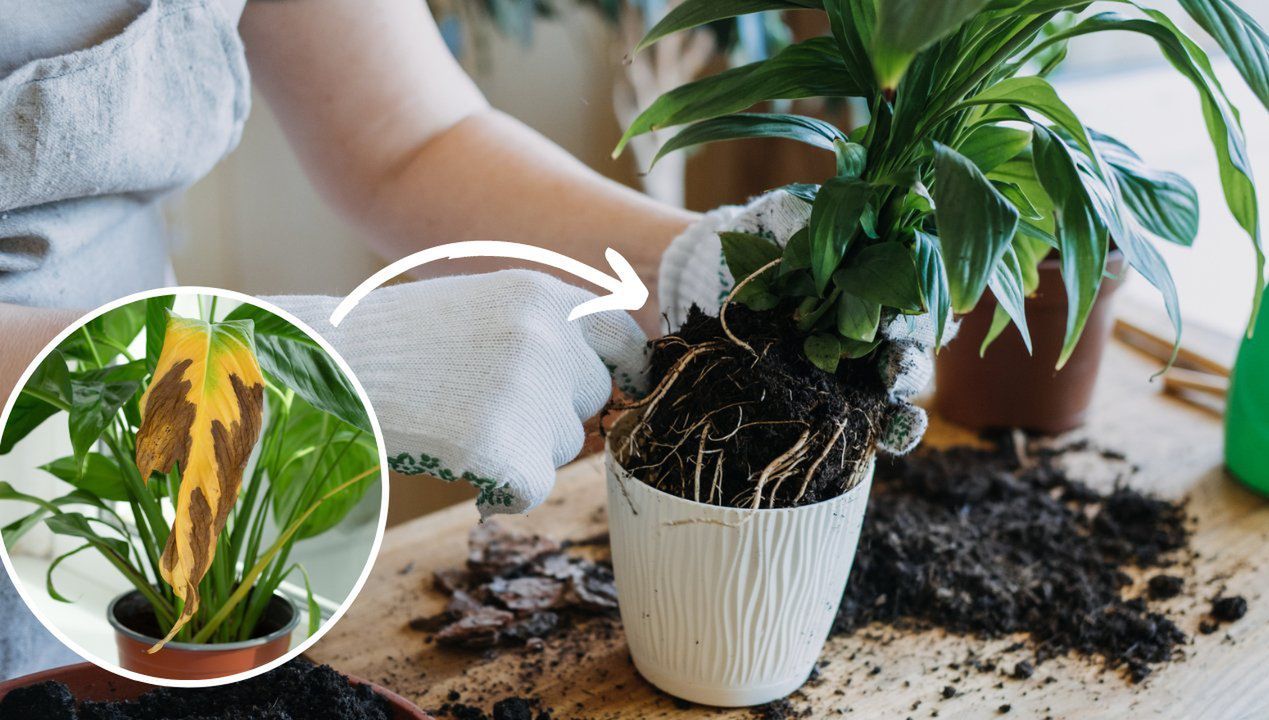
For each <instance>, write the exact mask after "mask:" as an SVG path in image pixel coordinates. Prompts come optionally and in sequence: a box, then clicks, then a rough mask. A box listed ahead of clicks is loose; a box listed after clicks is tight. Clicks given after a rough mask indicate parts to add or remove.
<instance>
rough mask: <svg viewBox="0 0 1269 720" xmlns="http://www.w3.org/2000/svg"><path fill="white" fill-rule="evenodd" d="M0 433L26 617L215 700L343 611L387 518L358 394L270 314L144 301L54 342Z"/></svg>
mask: <svg viewBox="0 0 1269 720" xmlns="http://www.w3.org/2000/svg"><path fill="white" fill-rule="evenodd" d="M18 387H19V388H20V390H19V391H17V392H15V393H13V395H12V396H11V397H10V399H9V402H8V403H7V405H6V407H5V408H4V414H3V417H2V419H3V434H2V435H0V525H2V526H3V553H2V555H3V560H4V564H5V568H6V570H7V571H8V572H9V575H10V577H11V578H12V580H13V584H14V585H15V586H16V588H17V589H18V591H19V593H20V594H21V595H22V597H23V599H24V600H25V601H26V603H27V605H28V606H29V607H30V608H31V610H32V611H33V612H34V614H35V615H36V617H38V618H39V619H40V621H41V622H43V623H44V625H45V626H46V627H47V628H48V629H49V630H50V631H51V632H52V633H53V634H54V635H56V636H57V637H58V638H59V639H60V640H62V642H64V643H65V644H66V645H67V646H69V647H70V648H71V649H72V650H74V651H76V652H77V653H79V654H80V655H82V656H83V657H84V658H86V659H88V660H90V661H92V662H94V663H97V664H98V665H100V666H102V667H104V668H106V669H108V670H111V671H113V672H116V673H119V674H121V675H124V676H127V677H129V678H132V679H134V680H139V681H142V682H149V683H154V684H160V685H169V686H208V685H218V684H222V683H226V682H232V681H236V680H242V679H246V678H248V677H251V676H253V675H256V674H259V673H261V672H265V671H267V670H269V669H272V668H274V667H276V666H278V665H280V664H282V663H283V662H285V661H286V660H288V659H290V658H292V657H294V656H296V655H297V654H299V653H300V652H302V651H303V650H304V649H306V648H307V647H308V646H309V645H311V644H312V643H313V642H316V640H317V639H318V638H319V637H320V636H321V635H322V634H323V633H324V632H325V631H326V630H327V629H328V628H329V627H330V626H331V625H332V624H333V623H334V622H336V621H337V620H338V619H339V617H340V616H341V615H342V614H343V612H344V610H345V609H346V608H347V607H348V605H349V604H351V602H352V600H353V598H354V596H355V595H356V594H357V591H358V590H360V589H361V585H362V583H363V582H364V581H365V578H366V576H367V575H368V573H369V571H370V567H371V565H372V564H373V560H374V557H375V555H376V552H377V550H378V546H379V542H380V541H381V539H382V537H383V527H384V523H385V521H386V517H387V483H386V474H385V468H386V467H387V463H386V454H385V452H384V449H383V442H382V435H381V434H380V432H379V427H378V424H377V422H376V421H375V418H374V413H373V412H372V410H371V408H370V405H369V403H368V402H367V400H366V396H365V393H364V392H363V391H362V389H361V386H360V385H359V384H358V383H357V380H356V378H354V377H353V375H352V373H351V372H350V371H349V369H348V366H347V365H346V364H345V363H344V361H343V359H342V358H340V357H339V356H338V355H337V354H336V353H335V352H334V351H333V350H332V349H331V347H330V346H329V345H328V344H326V343H325V341H323V340H322V339H321V338H319V337H318V336H316V335H315V334H313V333H312V332H311V331H310V330H309V329H308V328H306V327H304V326H303V325H302V323H299V322H298V321H296V320H295V319H294V318H292V317H291V316H289V315H288V314H287V313H285V312H284V311H281V310H279V309H277V308H275V307H271V306H269V305H267V304H266V303H262V302H260V301H259V300H255V299H252V298H249V297H247V296H244V295H240V294H237V293H231V292H228V291H223V290H213V289H210V288H180V289H167V290H162V291H157V292H147V293H142V294H139V295H134V296H131V297H129V298H125V299H123V300H121V301H118V302H115V303H111V304H110V305H107V306H105V307H104V308H101V309H99V310H97V311H95V312H93V313H91V314H89V315H87V316H85V317H84V318H82V319H80V320H79V321H78V322H77V323H75V324H74V325H73V326H72V327H71V328H69V329H68V330H66V331H65V332H63V333H62V334H61V335H59V336H58V338H57V339H56V340H54V341H53V342H52V343H51V344H50V345H49V347H47V348H45V350H44V352H43V353H42V354H41V355H40V357H39V358H38V359H37V360H36V362H35V363H33V364H32V366H31V367H29V368H28V369H27V371H26V373H25V374H24V376H23V378H22V381H21V382H20V383H19V385H18Z"/></svg>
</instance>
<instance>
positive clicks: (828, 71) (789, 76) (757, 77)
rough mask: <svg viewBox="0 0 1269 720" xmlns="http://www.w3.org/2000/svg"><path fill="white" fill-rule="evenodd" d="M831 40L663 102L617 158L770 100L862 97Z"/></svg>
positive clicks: (698, 84) (633, 130) (691, 86)
mask: <svg viewBox="0 0 1269 720" xmlns="http://www.w3.org/2000/svg"><path fill="white" fill-rule="evenodd" d="M860 94H861V91H860V88H858V87H856V86H855V85H854V84H853V83H851V82H850V81H849V80H848V78H847V76H846V73H845V72H844V67H843V65H842V59H841V57H840V56H839V55H838V54H837V50H836V48H834V47H833V41H832V40H831V39H830V38H824V37H821V38H812V39H810V40H806V41H804V42H800V43H797V44H795V45H790V46H789V47H786V48H784V49H783V50H781V51H780V52H778V53H776V54H775V55H773V56H771V57H770V58H768V59H766V60H762V61H760V62H756V63H750V64H749V65H742V66H740V67H737V68H732V69H730V70H724V71H723V72H721V73H718V74H717V75H713V76H711V77H707V78H703V79H701V80H697V81H695V82H691V83H688V84H686V85H683V86H680V87H678V88H675V89H674V90H671V91H669V92H667V93H665V94H664V95H662V96H661V97H659V98H657V99H656V100H655V101H654V102H653V103H652V105H650V106H649V107H648V108H647V109H646V110H644V111H643V112H642V113H641V114H640V115H639V116H638V117H637V118H635V120H634V122H632V123H631V124H630V127H629V128H627V129H626V132H625V134H624V135H623V136H622V137H621V141H620V142H618V143H617V148H616V149H615V150H613V157H617V156H618V155H620V154H621V151H622V150H623V149H624V148H625V147H626V143H628V142H630V138H633V137H635V136H636V135H642V134H643V133H647V132H651V131H653V130H659V129H661V128H665V127H672V126H674V125H682V124H684V123H690V122H695V121H697V120H708V119H710V118H715V117H719V116H722V115H730V114H732V113H737V112H740V111H741V110H744V109H746V108H748V107H751V106H753V105H755V104H757V103H760V102H764V101H767V100H796V99H798V98H806V97H851V96H856V95H860Z"/></svg>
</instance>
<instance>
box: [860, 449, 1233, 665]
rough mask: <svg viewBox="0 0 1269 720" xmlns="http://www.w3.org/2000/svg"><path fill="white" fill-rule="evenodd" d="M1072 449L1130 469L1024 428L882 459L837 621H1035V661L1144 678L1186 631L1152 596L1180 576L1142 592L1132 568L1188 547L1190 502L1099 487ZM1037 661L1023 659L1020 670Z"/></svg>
mask: <svg viewBox="0 0 1269 720" xmlns="http://www.w3.org/2000/svg"><path fill="white" fill-rule="evenodd" d="M1071 453H1085V454H1087V453H1093V454H1096V455H1100V460H1101V461H1102V462H1103V464H1118V465H1121V466H1122V467H1123V472H1124V474H1131V473H1132V472H1134V469H1133V468H1132V467H1131V466H1130V465H1128V463H1127V462H1126V461H1124V460H1123V458H1122V456H1121V455H1119V454H1117V453H1112V452H1105V451H1097V450H1095V449H1092V448H1090V447H1088V446H1087V444H1086V443H1074V444H1070V445H1067V446H1064V447H1043V446H1040V445H1039V444H1035V443H1028V442H1027V441H1026V440H1025V439H1022V438H1021V436H1020V435H1011V436H1006V437H1005V438H1002V439H1001V440H1000V441H999V442H998V443H997V444H996V446H995V447H993V448H990V449H976V448H970V447H955V448H950V449H946V450H924V451H921V452H919V453H917V454H915V455H912V456H908V457H905V458H895V459H891V460H888V461H885V462H882V463H880V464H879V465H878V470H877V474H876V477H875V479H874V481H873V490H872V497H871V498H870V500H869V504H868V512H867V516H866V519H865V521H864V529H863V534H862V537H861V539H860V543H859V551H858V554H857V555H856V557H855V564H854V567H853V568H852V570H851V576H850V581H849V583H848V584H847V588H846V593H845V596H844V597H843V602H842V607H841V609H840V611H839V614H838V618H837V622H836V626H835V631H836V632H838V633H849V632H853V631H854V630H856V629H858V628H860V627H863V626H864V625H867V624H868V623H870V622H874V621H880V622H882V623H888V624H892V625H895V626H898V627H901V628H904V627H913V628H928V627H937V628H943V629H946V630H948V631H951V632H954V633H958V634H969V635H974V636H979V637H986V638H995V637H1001V636H1005V635H1009V634H1013V633H1026V634H1027V635H1028V637H1029V645H1030V647H1031V648H1032V650H1033V651H1034V660H1035V662H1036V663H1040V662H1043V661H1044V660H1046V659H1049V658H1052V657H1055V656H1059V655H1065V654H1066V653H1068V652H1070V651H1075V652H1077V653H1080V654H1084V655H1089V656H1095V657H1098V658H1100V659H1101V660H1102V661H1103V662H1104V663H1105V666H1106V667H1108V668H1122V669H1123V670H1124V671H1125V673H1126V675H1127V677H1129V678H1130V679H1131V680H1133V681H1134V682H1136V681H1140V680H1142V679H1144V678H1145V677H1146V676H1147V675H1149V674H1150V672H1151V669H1152V668H1153V667H1154V666H1155V665H1157V664H1159V663H1164V662H1168V661H1169V660H1172V659H1173V658H1174V657H1175V656H1176V655H1177V653H1178V648H1179V646H1181V645H1182V644H1183V643H1185V642H1186V639H1187V638H1186V635H1185V633H1184V632H1182V631H1181V629H1180V628H1179V627H1178V626H1177V625H1176V623H1175V622H1173V620H1172V619H1170V618H1168V617H1167V616H1166V615H1164V614H1163V613H1162V612H1160V611H1159V610H1157V609H1156V608H1155V607H1153V606H1152V605H1151V602H1152V600H1154V599H1159V598H1164V597H1171V596H1174V595H1176V594H1178V593H1179V592H1180V591H1181V588H1182V586H1183V585H1184V581H1183V580H1182V579H1181V578H1179V577H1175V576H1172V575H1164V574H1159V573H1157V574H1155V575H1154V577H1152V578H1151V579H1150V580H1149V582H1148V583H1147V584H1146V588H1145V589H1144V591H1142V592H1136V591H1134V590H1133V589H1132V586H1133V578H1132V575H1131V573H1133V572H1137V573H1138V574H1141V571H1142V570H1143V569H1145V570H1149V569H1155V568H1162V567H1167V566H1170V565H1174V564H1175V563H1176V562H1177V561H1178V560H1179V559H1182V555H1183V553H1182V552H1181V551H1182V550H1183V549H1184V548H1185V547H1186V544H1187V542H1188V539H1189V531H1188V528H1187V526H1188V520H1187V517H1186V513H1185V507H1184V504H1183V503H1175V502H1169V501H1166V500H1161V499H1158V498H1154V497H1151V496H1148V495H1145V494H1142V493H1140V492H1138V491H1136V490H1132V489H1129V488H1127V487H1125V486H1123V485H1122V484H1119V485H1117V486H1116V488H1115V489H1114V490H1112V491H1111V492H1109V493H1100V492H1097V491H1095V490H1093V489H1092V488H1090V487H1088V486H1087V485H1085V484H1084V483H1082V482H1080V481H1079V480H1077V479H1074V478H1072V477H1070V476H1069V475H1068V472H1067V471H1066V470H1065V469H1064V465H1063V463H1062V460H1063V458H1064V456H1067V455H1069V454H1071ZM1215 614H1216V610H1215V607H1214V608H1213V615H1215ZM1033 672H1034V668H1033V666H1032V664H1031V663H1028V662H1019V663H1017V664H1016V665H1015V667H1014V670H1013V676H1014V677H1015V678H1019V679H1023V678H1027V677H1030V676H1031V674H1032V673H1033Z"/></svg>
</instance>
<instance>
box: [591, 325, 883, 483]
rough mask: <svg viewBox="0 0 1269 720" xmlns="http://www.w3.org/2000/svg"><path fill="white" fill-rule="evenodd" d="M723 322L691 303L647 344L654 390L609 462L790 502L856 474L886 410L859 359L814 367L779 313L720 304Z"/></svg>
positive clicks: (637, 406) (649, 479)
mask: <svg viewBox="0 0 1269 720" xmlns="http://www.w3.org/2000/svg"><path fill="white" fill-rule="evenodd" d="M726 322H727V324H726V326H724V325H723V323H722V322H721V321H720V319H719V318H718V317H712V316H708V315H706V314H704V313H703V312H701V311H700V310H699V309H697V308H695V307H693V308H692V309H691V311H690V312H689V313H688V317H687V321H686V322H685V323H684V324H683V326H682V327H681V328H680V329H679V331H678V332H676V333H672V334H670V335H666V336H665V337H663V338H660V339H658V340H655V341H653V343H652V357H651V361H650V377H651V379H652V382H653V383H654V389H653V390H652V392H651V393H649V395H648V396H647V397H646V398H643V399H642V400H639V401H636V402H632V403H624V404H620V403H619V404H617V405H615V406H614V407H615V408H616V409H619V410H620V409H630V410H635V411H637V413H638V417H637V419H636V421H634V424H633V427H632V428H631V430H630V431H629V433H628V434H626V435H624V436H623V437H622V438H621V440H620V441H619V442H618V444H617V447H616V451H617V459H618V460H619V461H620V462H621V463H622V465H623V466H624V467H625V468H626V469H627V470H629V471H630V472H631V474H633V475H634V476H636V477H638V478H639V479H640V480H642V481H643V482H645V483H647V484H649V485H651V486H653V487H655V488H657V489H659V490H662V491H664V492H668V493H672V494H674V495H677V496H679V497H683V498H686V499H689V500H695V501H697V502H704V503H708V504H711V505H721V506H730V507H754V508H757V507H794V506H798V505H808V504H811V503H815V502H819V501H821V500H825V499H828V498H831V497H835V496H837V495H840V494H842V493H844V492H846V491H847V490H849V489H851V488H852V487H854V486H855V484H857V483H858V482H859V481H860V480H861V479H862V469H863V468H864V466H865V465H866V463H867V461H868V460H869V459H870V458H871V457H872V455H873V448H874V445H875V442H876V439H877V435H878V432H879V429H880V428H881V427H882V421H883V419H884V416H885V414H886V412H887V405H886V402H885V399H886V398H885V395H886V393H885V389H884V387H883V386H882V384H881V380H880V378H879V376H878V373H877V370H876V367H875V366H874V365H873V363H872V362H870V361H868V360H856V361H851V360H843V362H842V365H841V367H840V368H839V370H838V372H837V374H836V375H830V374H828V373H825V372H824V371H822V370H820V369H819V368H817V367H815V365H813V364H812V363H811V361H810V360H808V359H807V358H806V355H805V353H804V352H803V350H802V343H803V340H804V336H803V335H802V334H801V333H799V332H798V331H797V329H796V328H795V327H794V326H793V323H791V322H790V321H789V319H788V318H787V317H785V316H782V315H778V314H776V313H772V312H754V311H752V310H749V309H748V308H746V307H744V306H741V305H735V304H732V305H729V306H728V307H727V310H726Z"/></svg>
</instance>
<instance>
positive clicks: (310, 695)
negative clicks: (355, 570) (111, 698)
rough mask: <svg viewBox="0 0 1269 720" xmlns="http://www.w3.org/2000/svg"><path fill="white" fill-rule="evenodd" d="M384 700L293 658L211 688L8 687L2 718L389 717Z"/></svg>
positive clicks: (208, 719)
mask: <svg viewBox="0 0 1269 720" xmlns="http://www.w3.org/2000/svg"><path fill="white" fill-rule="evenodd" d="M390 717H391V714H390V710H389V707H388V702H387V700H385V699H384V698H383V697H381V696H379V695H378V694H376V693H375V692H374V691H373V690H371V689H370V688H369V687H367V686H365V685H352V684H350V683H349V682H348V678H346V677H344V676H343V675H341V674H339V673H338V672H336V671H335V670H333V669H331V668H330V667H328V666H326V665H314V664H313V663H310V662H308V661H306V660H294V661H292V662H290V663H287V664H285V665H283V666H281V667H279V668H277V669H276V670H272V671H270V672H267V673H265V674H263V675H257V676H256V677H254V678H251V679H249V680H243V681H241V682H237V683H231V684H229V685H222V686H220V687H214V688H156V689H154V690H152V691H150V692H147V693H146V694H144V695H142V696H140V697H139V698H137V699H136V700H128V701H125V702H91V701H83V702H79V703H78V705H77V704H76V701H75V698H74V697H72V695H71V693H70V690H69V689H67V687H66V686H65V685H63V684H62V683H59V682H44V683H39V684H37V685H31V686H29V687H25V688H20V689H18V690H14V691H12V692H10V693H9V694H8V695H7V696H5V698H4V700H3V701H0V718H6V719H7V718H14V720H17V719H18V718H40V719H41V720H389V718H390Z"/></svg>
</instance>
